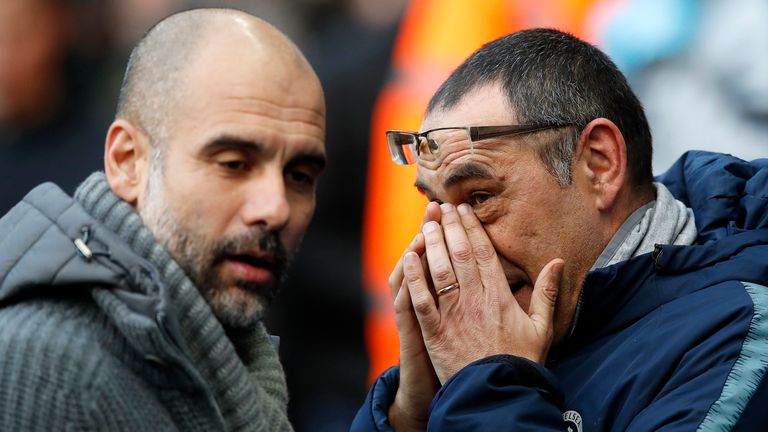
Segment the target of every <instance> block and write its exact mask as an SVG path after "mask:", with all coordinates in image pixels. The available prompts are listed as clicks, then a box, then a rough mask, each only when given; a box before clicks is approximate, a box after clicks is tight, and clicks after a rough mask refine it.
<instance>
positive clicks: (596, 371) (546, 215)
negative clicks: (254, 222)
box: [352, 29, 768, 431]
mask: <svg viewBox="0 0 768 432" xmlns="http://www.w3.org/2000/svg"><path fill="white" fill-rule="evenodd" d="M387 139H388V144H389V147H390V152H391V153H392V157H393V160H394V161H395V162H396V163H398V164H410V163H415V164H417V172H418V176H417V179H416V187H417V188H419V190H421V191H422V192H423V193H424V194H425V195H426V196H427V197H428V198H429V200H430V201H431V202H430V203H429V205H428V206H427V208H426V212H425V216H424V221H423V224H422V226H421V230H420V232H419V233H418V234H417V235H416V236H415V238H414V239H413V241H412V242H411V244H410V245H409V246H408V247H407V249H406V251H405V252H404V254H403V256H402V257H401V259H400V261H399V262H398V264H397V266H396V268H395V269H394V271H393V273H392V275H391V277H390V287H391V289H392V294H393V297H394V306H395V313H396V320H397V327H398V331H399V335H400V366H399V367H395V368H392V369H390V370H389V371H387V372H385V373H384V374H383V375H382V376H381V377H380V378H379V380H377V381H376V382H375V383H374V385H373V387H372V389H371V392H370V393H369V395H368V399H367V401H366V403H365V404H364V405H363V407H362V408H361V409H360V411H359V412H358V415H357V417H356V419H355V422H354V423H353V427H352V429H353V430H389V429H391V428H393V429H395V430H425V429H429V430H435V431H438V430H439V431H451V430H462V431H464V430H568V429H569V428H570V430H574V431H575V430H582V428H583V430H659V429H665V428H669V429H674V430H694V429H696V428H699V427H700V428H702V429H704V430H709V429H718V430H721V429H732V428H734V427H736V428H739V427H746V428H748V427H752V426H756V425H759V424H763V423H764V422H766V421H768V420H767V419H766V417H765V414H763V413H761V412H759V410H758V409H755V408H754V407H755V406H758V405H759V401H760V400H762V398H765V397H766V396H768V394H766V390H765V389H764V388H763V386H761V382H762V380H763V377H764V376H765V372H766V366H765V365H767V364H768V339H766V337H768V321H766V319H764V318H763V313H764V312H768V289H766V288H765V287H764V286H763V285H766V284H768V272H766V271H765V268H766V258H765V257H766V256H768V246H766V244H767V243H768V231H766V228H768V211H766V206H765V205H764V202H765V201H761V200H764V199H765V197H766V196H767V195H768V185H766V181H765V179H766V176H768V169H766V168H767V167H766V163H765V162H764V161H763V162H760V161H756V162H755V163H751V164H750V163H747V162H744V161H741V160H738V159H735V158H733V157H730V156H726V155H719V154H712V153H703V152H696V153H689V154H687V155H686V156H684V157H683V158H682V159H681V161H680V162H678V164H676V165H675V166H674V167H673V168H672V169H671V170H670V171H669V172H668V173H667V174H665V175H664V176H663V177H662V178H660V179H659V180H660V181H659V182H654V179H653V176H652V174H651V162H650V161H651V134H650V130H649V127H648V124H647V121H646V118H645V115H644V113H643V109H642V107H641V105H640V103H639V101H638V100H637V98H636V97H635V95H634V94H633V93H632V91H631V89H630V88H629V86H628V84H627V82H626V80H625V78H624V77H623V75H622V74H621V73H620V72H619V71H618V70H617V68H616V66H615V65H614V64H613V63H612V62H611V61H610V59H608V58H607V56H605V54H603V53H602V52H600V51H599V50H598V49H596V48H595V47H593V46H591V45H589V44H587V43H585V42H582V41H580V40H578V39H576V38H574V37H572V36H570V35H567V34H564V33H561V32H558V31H554V30H541V29H539V30H527V31H522V32H519V33H515V34H512V35H510V36H507V37H504V38H501V39H499V40H496V41H494V42H491V43H490V44H488V45H486V46H484V47H483V48H481V49H480V50H479V51H477V52H476V53H475V54H473V55H472V56H471V57H470V58H469V59H467V60H466V61H465V62H464V63H463V64H462V65H461V66H459V68H457V69H456V71H454V73H453V74H452V75H451V76H450V77H449V78H448V80H447V81H446V82H445V83H443V85H442V86H441V87H440V89H439V90H438V91H437V93H436V94H435V95H434V96H433V98H432V100H431V101H430V104H429V107H428V108H427V113H426V116H425V118H424V121H423V123H422V126H421V130H420V131H419V132H408V131H388V132H387ZM761 203H763V204H761Z"/></svg>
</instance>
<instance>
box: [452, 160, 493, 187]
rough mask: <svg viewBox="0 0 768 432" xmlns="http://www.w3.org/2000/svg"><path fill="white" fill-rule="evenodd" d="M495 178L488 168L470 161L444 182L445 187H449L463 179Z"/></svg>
mask: <svg viewBox="0 0 768 432" xmlns="http://www.w3.org/2000/svg"><path fill="white" fill-rule="evenodd" d="M493 178H495V177H494V175H493V174H491V172H490V171H488V169H487V168H485V167H483V166H481V165H477V164H473V163H468V164H464V165H462V166H460V167H459V168H457V169H456V170H455V171H454V172H452V173H451V175H449V176H448V178H447V179H445V181H444V182H443V187H444V188H445V189H448V188H450V187H451V186H455V185H457V184H459V183H461V182H463V181H466V180H471V179H479V180H489V179H493Z"/></svg>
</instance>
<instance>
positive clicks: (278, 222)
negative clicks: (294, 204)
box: [242, 169, 291, 231]
mask: <svg viewBox="0 0 768 432" xmlns="http://www.w3.org/2000/svg"><path fill="white" fill-rule="evenodd" d="M245 193H246V196H245V203H244V206H243V211H242V218H243V222H244V223H245V224H246V225H248V226H252V225H261V227H262V229H264V230H265V231H280V230H281V229H282V228H283V227H284V226H285V225H286V224H287V223H288V220H289V219H290V216H291V206H290V203H289V202H288V197H287V195H286V190H285V180H284V178H283V173H282V170H281V169H270V170H265V171H262V172H261V173H259V174H258V175H257V176H255V177H254V178H252V179H250V180H249V185H248V187H247V188H246V192H245Z"/></svg>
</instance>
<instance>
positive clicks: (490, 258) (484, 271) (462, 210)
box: [458, 204, 512, 295]
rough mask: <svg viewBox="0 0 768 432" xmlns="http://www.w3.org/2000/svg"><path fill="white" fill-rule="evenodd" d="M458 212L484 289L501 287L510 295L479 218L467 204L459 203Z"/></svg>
mask: <svg viewBox="0 0 768 432" xmlns="http://www.w3.org/2000/svg"><path fill="white" fill-rule="evenodd" d="M458 212H459V215H460V217H461V223H462V225H464V229H465V230H466V232H467V238H468V239H469V244H470V245H471V246H472V255H473V257H474V259H475V262H476V263H477V267H478V271H479V273H480V280H481V281H482V282H483V283H482V285H483V287H484V288H485V289H486V290H488V289H502V288H503V289H504V291H506V293H508V294H510V295H511V294H512V293H511V292H510V291H509V284H508V283H507V278H506V276H505V275H504V269H503V268H502V267H501V263H500V262H499V258H498V256H496V249H494V247H493V243H491V239H490V238H488V234H487V233H486V232H485V228H483V225H482V224H481V223H480V220H478V219H477V217H476V216H475V213H474V212H473V211H472V207H470V206H469V204H460V205H459V206H458Z"/></svg>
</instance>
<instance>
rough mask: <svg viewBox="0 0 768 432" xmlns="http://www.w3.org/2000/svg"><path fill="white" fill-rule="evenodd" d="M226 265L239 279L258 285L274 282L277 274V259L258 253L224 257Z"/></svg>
mask: <svg viewBox="0 0 768 432" xmlns="http://www.w3.org/2000/svg"><path fill="white" fill-rule="evenodd" d="M224 265H225V267H227V268H228V269H230V270H231V271H232V272H233V273H234V275H235V276H236V278H237V279H239V280H241V281H244V282H250V283H256V284H267V283H271V282H273V281H274V279H275V275H276V273H277V265H276V261H275V258H274V257H273V256H272V255H269V254H263V253H258V252H244V253H239V254H233V255H227V256H226V257H224Z"/></svg>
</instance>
